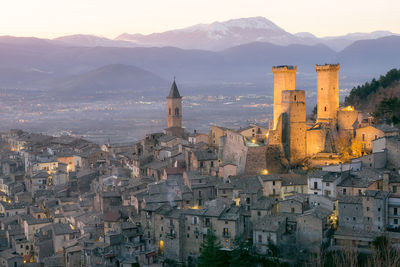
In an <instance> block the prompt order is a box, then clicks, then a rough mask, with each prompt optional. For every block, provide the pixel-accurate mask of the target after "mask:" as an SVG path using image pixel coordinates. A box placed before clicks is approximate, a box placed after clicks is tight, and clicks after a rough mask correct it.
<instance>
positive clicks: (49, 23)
mask: <svg viewBox="0 0 400 267" xmlns="http://www.w3.org/2000/svg"><path fill="white" fill-rule="evenodd" d="M399 10H400V1H399V0H381V1H375V0H374V1H371V0H331V1H326V0H303V1H301V0H286V1H276V0H274V1H270V0H4V1H1V3H0V35H14V36H37V37H45V38H54V37H58V36H63V35H69V34H78V33H80V34H94V35H99V36H105V37H109V38H115V37H116V36H118V35H119V34H121V33H124V32H128V33H145V34H148V33H152V32H160V31H165V30H169V29H176V28H183V27H187V26H191V25H193V24H198V23H211V22H214V21H224V20H228V19H234V18H242V17H253V16H263V17H266V18H268V19H270V20H272V21H273V22H274V23H276V24H277V25H278V26H280V27H282V28H283V29H285V30H286V31H288V32H291V33H296V32H302V31H308V32H311V33H313V34H315V35H317V36H320V37H321V36H330V35H342V34H346V33H349V32H371V31H375V30H389V31H393V32H397V33H400V16H399V13H398V12H399Z"/></svg>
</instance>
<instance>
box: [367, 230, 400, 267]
mask: <svg viewBox="0 0 400 267" xmlns="http://www.w3.org/2000/svg"><path fill="white" fill-rule="evenodd" d="M372 245H373V246H374V253H373V256H372V262H371V266H375V267H395V266H400V254H399V250H398V249H395V248H394V247H393V246H392V245H391V242H390V240H389V238H387V237H386V236H378V237H377V238H375V240H374V241H373V242H372Z"/></svg>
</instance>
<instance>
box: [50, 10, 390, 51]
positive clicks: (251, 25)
mask: <svg viewBox="0 0 400 267" xmlns="http://www.w3.org/2000/svg"><path fill="white" fill-rule="evenodd" d="M390 35H397V34H394V33H392V32H389V31H375V32H371V33H349V34H347V35H343V36H330V37H323V38H318V37H316V36H315V35H313V34H311V33H309V32H300V33H295V34H291V33H289V32H287V31H285V30H284V29H282V28H281V27H279V26H277V25H276V24H275V23H273V22H272V21H270V20H268V19H266V18H264V17H252V18H241V19H232V20H228V21H224V22H213V23H211V24H197V25H194V26H191V27H187V28H182V29H176V30H170V31H166V32H160V33H152V34H148V35H143V34H128V33H124V34H121V35H120V36H118V37H117V38H116V39H114V40H112V39H107V38H104V37H98V36H94V35H83V34H77V35H69V36H63V37H59V38H56V39H53V41H55V42H57V43H59V44H61V45H67V46H83V47H96V46H97V47H138V46H141V47H165V46H171V47H177V48H183V49H200V50H211V51H219V50H224V49H227V48H231V47H234V46H238V45H243V44H248V43H252V42H265V43H271V44H276V45H283V46H286V45H291V44H302V45H316V44H325V45H326V46H328V47H330V48H331V49H333V50H335V51H341V50H343V49H344V48H345V47H347V46H349V45H351V44H352V43H354V42H356V41H358V40H367V39H376V38H382V37H386V36H390Z"/></svg>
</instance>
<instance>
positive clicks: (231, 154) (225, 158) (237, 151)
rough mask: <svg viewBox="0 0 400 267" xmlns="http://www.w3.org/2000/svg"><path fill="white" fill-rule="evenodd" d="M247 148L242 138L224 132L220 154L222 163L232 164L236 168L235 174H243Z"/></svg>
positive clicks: (229, 132)
mask: <svg viewBox="0 0 400 267" xmlns="http://www.w3.org/2000/svg"><path fill="white" fill-rule="evenodd" d="M247 151H248V147H247V146H246V144H245V143H244V140H243V136H242V135H240V134H238V133H236V132H234V131H231V130H227V131H226V137H225V142H224V146H223V152H222V162H224V163H227V162H230V163H233V164H235V165H236V166H237V174H243V173H244V172H245V168H246V157H247Z"/></svg>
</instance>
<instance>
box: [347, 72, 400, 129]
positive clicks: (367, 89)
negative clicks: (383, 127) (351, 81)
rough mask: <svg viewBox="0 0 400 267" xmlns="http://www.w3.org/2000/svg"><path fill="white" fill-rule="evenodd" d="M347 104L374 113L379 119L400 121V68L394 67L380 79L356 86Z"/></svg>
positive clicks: (387, 121)
mask: <svg viewBox="0 0 400 267" xmlns="http://www.w3.org/2000/svg"><path fill="white" fill-rule="evenodd" d="M345 104H346V105H352V106H354V107H356V109H358V110H361V111H364V112H369V113H372V114H374V117H375V119H376V120H377V121H384V122H386V123H390V122H393V123H398V122H400V116H399V114H398V113H399V112H400V69H392V70H390V71H389V72H387V73H386V75H384V76H380V77H379V79H378V80H377V79H375V78H374V79H372V80H371V81H370V82H366V83H365V84H363V85H361V86H357V87H354V88H353V89H352V90H351V92H350V94H349V95H348V96H347V97H346V99H345Z"/></svg>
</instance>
